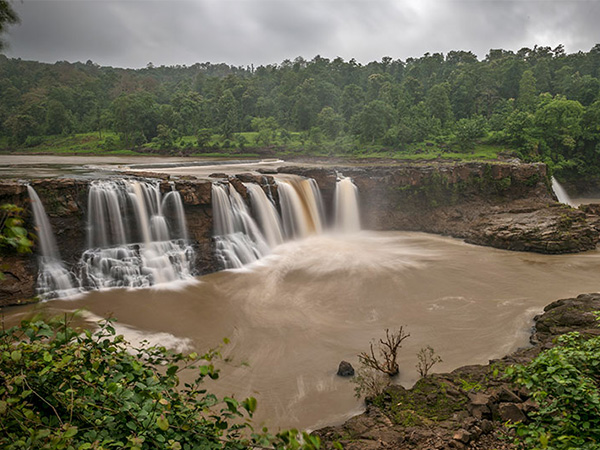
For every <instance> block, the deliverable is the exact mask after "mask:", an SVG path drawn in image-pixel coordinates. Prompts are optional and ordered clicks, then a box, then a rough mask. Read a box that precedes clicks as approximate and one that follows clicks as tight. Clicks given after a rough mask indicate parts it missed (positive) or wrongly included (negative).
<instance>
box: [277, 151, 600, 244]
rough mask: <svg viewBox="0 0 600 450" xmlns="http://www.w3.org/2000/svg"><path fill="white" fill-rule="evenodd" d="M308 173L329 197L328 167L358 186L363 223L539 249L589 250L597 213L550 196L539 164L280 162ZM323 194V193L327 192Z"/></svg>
mask: <svg viewBox="0 0 600 450" xmlns="http://www.w3.org/2000/svg"><path fill="white" fill-rule="evenodd" d="M280 171H282V172H287V173H296V174H299V175H303V176H309V177H313V178H315V179H316V180H317V181H318V182H319V186H320V187H321V190H322V191H323V192H324V194H326V197H327V198H330V199H331V198H333V191H334V189H335V179H336V171H338V172H339V173H342V174H343V175H344V176H349V177H351V178H352V179H353V181H354V183H355V184H356V186H357V187H358V189H359V192H360V207H361V214H362V220H363V226H364V227H365V228H368V229H374V230H411V231H426V232H431V233H438V234H444V235H448V236H454V237H458V238H463V239H465V240H466V241H468V242H471V243H475V244H480V245H489V246H492V247H497V248H503V249H509V250H519V251H533V252H540V253H573V252H580V251H585V250H591V249H594V248H595V247H596V244H597V242H598V238H599V236H598V231H597V229H596V221H597V217H596V216H594V215H593V214H589V213H585V212H583V211H580V210H576V209H573V208H570V207H568V206H565V205H561V204H559V203H556V199H555V198H554V197H553V194H552V193H551V189H550V186H549V184H548V177H547V172H546V166H545V165H544V164H507V163H481V162H473V163H460V164H458V163H457V164H441V163H438V164H432V165H427V166H423V165H418V164H413V165H410V164H407V165H399V166H393V167H368V168H361V167H339V168H337V169H335V170H334V169H325V168H316V169H315V168H303V167H284V168H281V169H280ZM330 201H331V200H330Z"/></svg>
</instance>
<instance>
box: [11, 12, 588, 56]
mask: <svg viewBox="0 0 600 450" xmlns="http://www.w3.org/2000/svg"><path fill="white" fill-rule="evenodd" d="M13 4H14V7H15V9H16V10H17V12H18V14H19V15H20V17H21V24H20V25H16V26H13V27H11V28H10V29H9V33H8V35H7V36H6V40H7V41H8V43H9V47H8V49H7V50H6V52H5V53H6V54H7V55H8V56H12V57H20V58H23V59H31V60H38V61H46V62H55V61H59V60H67V61H71V62H73V61H82V62H85V61H87V60H88V59H91V60H92V61H94V62H95V63H98V64H101V65H111V66H118V67H143V66H145V65H146V64H147V63H149V62H152V63H153V64H154V65H162V64H165V65H174V64H186V65H191V64H194V63H196V62H206V61H209V62H212V63H217V62H225V63H228V64H234V65H242V66H245V65H249V64H252V63H253V64H255V65H260V64H270V63H279V62H281V61H283V60H284V59H294V58H295V57H297V56H302V57H304V58H306V59H312V58H313V57H314V56H315V55H321V56H323V57H327V58H335V57H337V56H340V57H342V58H344V59H345V60H349V59H351V58H355V59H356V60H357V61H359V62H362V63H367V62H369V61H373V60H380V59H381V58H382V57H383V56H390V57H392V58H393V59H397V58H400V59H403V60H404V59H406V58H408V57H419V56H422V55H423V54H424V53H426V52H430V53H434V52H443V53H444V54H445V53H447V52H448V51H449V50H471V51H473V52H474V53H475V54H477V55H478V56H479V57H480V58H484V57H485V55H486V54H487V53H488V51H489V49H490V48H504V49H510V50H515V51H516V50H518V49H520V48H522V47H533V46H534V45H535V44H538V45H544V46H551V47H553V48H554V47H555V46H557V45H558V44H564V45H565V48H566V50H567V52H568V53H572V52H576V51H578V50H583V51H588V50H590V48H592V47H593V45H594V44H596V43H600V1H598V0H562V1H552V0H537V1H533V0H515V1H511V0H471V1H467V0H15V1H14V3H13Z"/></svg>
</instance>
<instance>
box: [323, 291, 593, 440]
mask: <svg viewBox="0 0 600 450" xmlns="http://www.w3.org/2000/svg"><path fill="white" fill-rule="evenodd" d="M599 310H600V294H583V295H580V296H578V297H577V298H570V299H563V300H557V301H555V302H553V303H551V304H550V305H548V306H547V307H546V308H545V309H544V313H543V314H542V315H540V316H538V317H536V318H535V326H534V329H533V333H532V336H531V342H532V346H531V347H528V348H524V349H521V350H518V351H517V352H515V353H513V354H511V355H508V356H506V357H504V358H502V359H499V360H493V361H490V363H489V364H488V365H472V366H465V367H461V368H458V369H456V370H454V371H453V372H451V373H444V374H434V375H431V376H429V377H427V378H422V379H421V380H419V381H418V382H417V383H416V384H415V385H414V386H413V387H412V388H411V389H405V388H403V387H402V386H397V385H394V386H391V387H390V388H388V389H387V390H386V391H385V393H384V394H383V395H381V396H379V397H377V398H375V399H370V400H369V401H368V403H367V410H366V412H364V413H363V414H361V415H358V416H355V417H353V418H352V419H350V420H348V421H347V422H346V423H345V424H343V425H340V426H337V427H328V428H323V429H321V430H318V431H317V432H316V434H317V435H319V436H320V437H321V439H322V440H323V441H324V447H325V448H333V445H332V443H333V442H334V441H339V442H341V443H342V445H343V446H344V448H345V449H346V450H354V449H392V448H393V449H399V450H403V449H406V450H408V449H411V450H419V449H467V448H469V449H490V450H491V449H508V448H516V447H513V446H512V445H511V443H510V442H511V439H510V438H511V431H510V429H508V428H506V427H505V425H504V424H505V423H506V422H518V421H526V420H527V415H528V414H529V413H531V412H532V411H535V410H536V408H537V405H536V403H535V402H534V401H533V400H532V399H531V398H529V396H528V393H527V391H526V390H524V389H523V388H518V387H516V386H514V385H512V384H511V383H509V382H508V381H506V379H504V378H503V377H502V372H503V368H504V367H506V366H507V365H510V364H515V363H521V364H522V363H526V362H528V361H530V360H531V359H533V358H534V357H535V356H536V355H537V354H539V353H540V352H541V351H542V350H544V349H547V348H550V347H552V346H553V345H554V343H553V340H554V339H555V338H556V337H557V336H559V335H561V334H564V333H568V332H571V331H579V332H580V333H583V334H587V335H599V334H600V328H598V323H597V320H596V316H595V314H593V311H599ZM507 438H508V439H507Z"/></svg>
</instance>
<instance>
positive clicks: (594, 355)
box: [508, 333, 600, 450]
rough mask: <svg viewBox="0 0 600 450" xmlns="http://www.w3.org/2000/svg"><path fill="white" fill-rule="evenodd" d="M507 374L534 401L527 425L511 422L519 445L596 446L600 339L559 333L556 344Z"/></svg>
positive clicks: (562, 449) (559, 449) (599, 439)
mask: <svg viewBox="0 0 600 450" xmlns="http://www.w3.org/2000/svg"><path fill="white" fill-rule="evenodd" d="M508 374H509V375H510V376H512V378H513V379H514V381H516V382H517V383H518V384H520V385H521V386H524V387H526V388H527V389H528V390H529V391H530V392H531V395H532V398H533V399H534V400H535V401H536V402H537V403H538V404H539V410H538V411H537V412H535V413H531V414H530V416H531V422H530V423H527V424H523V423H520V424H517V425H516V431H517V435H518V436H519V437H520V439H521V444H522V445H523V447H524V448H527V449H550V450H567V449H575V448H576V449H598V448H600V337H593V338H591V339H585V338H583V337H582V336H581V335H580V334H579V333H568V334H565V335H563V336H561V337H560V338H558V342H557V346H556V347H554V348H552V349H550V350H546V351H544V352H542V353H541V354H540V355H539V356H538V357H537V358H535V359H534V360H533V361H532V362H531V363H530V364H528V365H526V366H516V367H514V368H509V369H508Z"/></svg>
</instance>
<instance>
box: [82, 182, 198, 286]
mask: <svg viewBox="0 0 600 450" xmlns="http://www.w3.org/2000/svg"><path fill="white" fill-rule="evenodd" d="M165 211H167V212H170V213H171V214H169V215H165V213H164V212H165ZM88 222H89V225H88V245H89V248H88V249H87V250H86V251H85V252H84V253H83V255H82V257H81V261H80V264H79V266H80V278H81V281H82V284H83V285H84V286H85V287H87V288H91V289H102V288H109V287H145V286H151V285H154V284H160V283H166V282H170V281H176V280H180V279H185V278H188V277H191V274H192V271H193V268H192V264H193V260H194V252H193V249H192V247H191V245H190V243H189V242H188V232H187V227H186V220H185V214H184V211H183V204H182V201H181V196H180V195H179V192H177V191H176V190H174V188H172V190H171V191H170V192H169V193H167V194H166V195H165V196H164V198H162V194H161V192H160V185H159V184H158V183H151V182H140V181H128V180H121V181H113V180H101V181H94V182H93V183H92V184H91V186H90V190H89V194H88Z"/></svg>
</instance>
